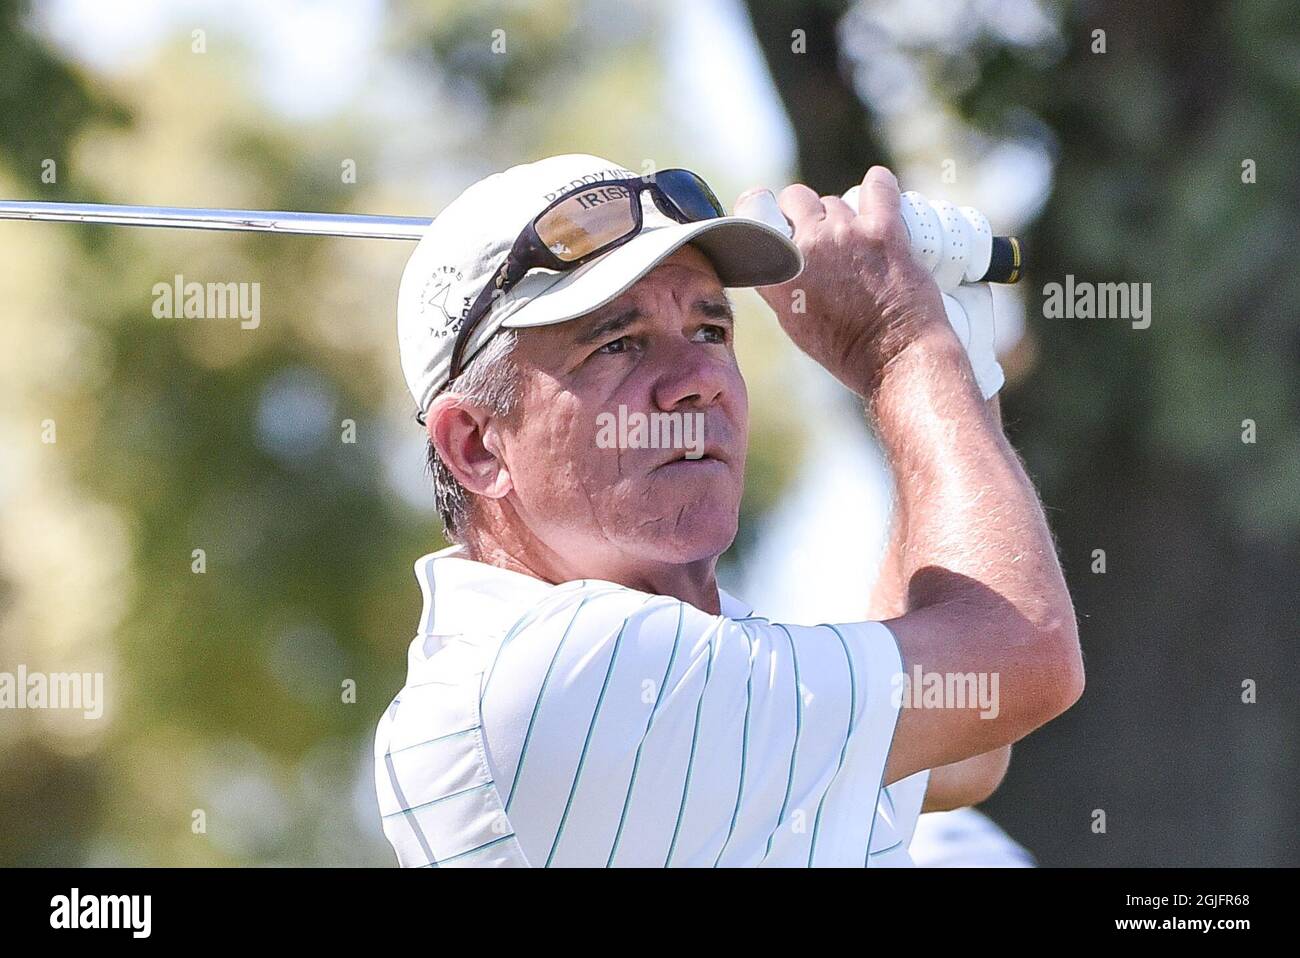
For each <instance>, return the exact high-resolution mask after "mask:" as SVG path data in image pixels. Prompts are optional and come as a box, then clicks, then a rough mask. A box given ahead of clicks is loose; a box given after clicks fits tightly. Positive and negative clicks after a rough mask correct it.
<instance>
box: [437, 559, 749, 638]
mask: <svg viewBox="0 0 1300 958" xmlns="http://www.w3.org/2000/svg"><path fill="white" fill-rule="evenodd" d="M464 551H465V550H464V547H463V546H459V545H454V546H450V547H448V548H446V549H443V550H441V551H439V552H431V553H429V554H428V555H426V556H421V557H420V558H419V559H418V560H416V563H415V579H416V581H417V582H418V583H419V584H420V592H421V594H422V595H423V597H424V608H423V610H422V611H421V612H420V631H419V634H420V635H421V636H423V637H425V638H426V639H434V640H435V641H433V642H426V643H425V651H426V654H431V653H432V652H433V651H435V650H436V648H437V647H438V646H439V645H441V642H440V641H437V640H439V639H441V638H442V637H444V636H452V635H467V634H469V635H474V634H477V635H499V634H501V633H503V632H505V631H506V630H508V629H509V628H510V626H511V625H513V624H514V623H515V621H516V620H518V618H519V616H521V615H522V614H523V613H524V612H525V611H526V610H527V609H528V608H529V607H531V606H532V605H534V604H536V603H537V602H540V601H541V600H542V599H543V598H544V597H545V596H546V594H547V592H549V591H550V590H551V589H554V588H555V586H554V585H552V584H551V583H549V582H543V581H542V580H541V579H535V578H533V577H532V576H530V575H524V574H523V573H520V572H512V571H511V570H509V569H502V568H500V567H498V566H493V565H488V564H487V563H484V562H475V561H474V560H472V559H466V558H464ZM718 601H719V603H720V605H721V608H722V614H723V615H725V616H727V617H728V618H733V619H740V618H745V617H746V616H750V615H752V614H753V609H751V608H750V607H749V606H748V605H746V604H745V603H744V602H741V601H740V600H739V599H737V598H736V597H735V596H733V595H731V594H730V593H728V592H726V591H725V590H723V589H718Z"/></svg>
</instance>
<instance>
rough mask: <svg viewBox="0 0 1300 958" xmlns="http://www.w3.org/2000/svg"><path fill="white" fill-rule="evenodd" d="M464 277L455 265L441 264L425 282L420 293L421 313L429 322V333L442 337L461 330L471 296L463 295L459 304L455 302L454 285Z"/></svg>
mask: <svg viewBox="0 0 1300 958" xmlns="http://www.w3.org/2000/svg"><path fill="white" fill-rule="evenodd" d="M462 279H464V275H463V274H462V273H461V271H460V270H458V269H457V268H456V267H454V266H440V267H438V268H437V269H436V270H434V271H433V274H432V275H431V276H430V277H429V279H428V281H427V282H426V283H425V284H424V291H423V292H422V293H421V295H420V315H421V316H422V317H423V318H424V321H425V322H426V323H428V324H429V333H430V334H431V335H433V336H436V337H437V338H438V339H442V338H443V337H444V336H451V335H455V334H456V333H457V332H459V331H460V324H461V323H462V322H463V321H464V319H465V314H466V313H467V312H468V311H469V306H470V298H469V297H468V296H462V297H460V299H461V300H462V302H461V303H460V304H459V306H458V305H457V304H456V303H455V302H454V300H453V298H452V295H451V290H452V286H453V285H455V284H456V283H459V282H460V281H461V280H462Z"/></svg>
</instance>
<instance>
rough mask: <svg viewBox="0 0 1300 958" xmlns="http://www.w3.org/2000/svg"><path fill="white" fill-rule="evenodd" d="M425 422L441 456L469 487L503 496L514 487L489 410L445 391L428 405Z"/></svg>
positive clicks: (485, 494) (479, 493)
mask: <svg viewBox="0 0 1300 958" xmlns="http://www.w3.org/2000/svg"><path fill="white" fill-rule="evenodd" d="M425 422H426V423H427V428H428V430H429V439H430V441H432V443H433V445H434V448H435V449H437V450H438V456H439V458H441V459H442V461H443V462H444V463H445V464H446V466H447V468H448V469H449V470H451V474H452V475H453V476H455V477H456V481H457V482H459V483H460V484H461V485H462V486H464V487H465V489H466V490H468V491H469V492H472V493H474V494H475V495H479V496H485V497H487V498H489V499H500V498H502V497H503V496H505V495H506V494H508V493H509V492H510V490H511V489H512V488H514V486H513V483H512V482H511V481H510V469H509V467H508V466H507V465H506V462H505V459H504V458H503V456H502V447H501V437H500V435H499V434H498V432H497V429H496V423H495V422H494V416H493V414H492V413H491V412H490V411H489V410H486V409H483V408H482V407H480V406H474V405H471V404H469V403H466V402H465V401H464V400H463V399H462V398H461V397H460V396H457V395H455V394H446V395H442V396H439V397H438V398H437V399H435V400H434V401H433V403H432V404H431V405H430V406H429V411H428V412H427V413H426V414H425Z"/></svg>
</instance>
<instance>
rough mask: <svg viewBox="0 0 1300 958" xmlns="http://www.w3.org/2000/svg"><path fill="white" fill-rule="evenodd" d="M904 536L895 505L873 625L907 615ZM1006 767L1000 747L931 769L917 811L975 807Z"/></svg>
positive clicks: (991, 404) (1007, 756)
mask: <svg viewBox="0 0 1300 958" xmlns="http://www.w3.org/2000/svg"><path fill="white" fill-rule="evenodd" d="M988 409H989V413H990V415H992V417H993V418H994V420H995V421H996V422H997V424H998V426H999V428H1000V427H1001V425H1002V411H1001V406H1000V404H999V402H998V397H997V396H994V397H993V398H992V399H990V400H988ZM906 532H907V520H906V517H905V515H904V514H903V512H902V509H901V508H900V506H899V504H898V503H897V502H896V503H895V506H894V510H893V515H892V517H891V522H890V530H889V544H888V545H887V547H886V550H885V555H884V558H883V559H882V560H881V564H880V572H879V573H878V574H877V576H876V584H875V587H874V589H873V590H872V594H871V601H870V604H869V606H868V612H867V614H868V616H869V617H870V618H872V619H875V620H877V621H884V620H886V619H894V618H898V617H899V616H901V615H903V614H904V613H905V612H907V582H906V580H905V579H904V577H903V560H902V550H903V545H904V542H905V541H906V538H907V536H906ZM1010 764H1011V746H1010V745H1004V746H1002V747H1001V748H998V749H994V750H993V751H991V752H985V753H984V754H983V755H976V756H973V757H971V758H967V759H962V760H961V761H959V762H953V763H952V764H951V765H943V766H940V767H939V768H936V769H932V770H931V772H930V782H929V785H928V786H927V788H926V791H925V804H924V806H922V808H921V811H923V812H942V811H948V810H949V809H953V808H962V807H964V806H966V805H978V804H979V803H980V802H982V801H984V800H985V799H986V798H988V797H989V796H990V795H992V794H993V793H994V792H995V791H997V788H998V786H999V785H1000V784H1002V779H1003V778H1004V777H1005V776H1006V773H1007V768H1008V766H1009V765H1010Z"/></svg>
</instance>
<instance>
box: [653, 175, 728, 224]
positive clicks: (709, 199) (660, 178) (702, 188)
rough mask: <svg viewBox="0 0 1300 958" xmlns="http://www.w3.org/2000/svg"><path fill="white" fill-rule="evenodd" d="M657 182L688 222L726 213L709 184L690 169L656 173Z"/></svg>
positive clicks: (708, 218) (709, 218)
mask: <svg viewBox="0 0 1300 958" xmlns="http://www.w3.org/2000/svg"><path fill="white" fill-rule="evenodd" d="M655 183H657V184H658V185H659V188H660V189H661V190H663V192H664V195H666V196H667V197H668V199H669V200H671V201H672V203H673V205H674V206H676V207H677V209H678V211H679V212H680V213H681V214H682V216H684V217H685V218H686V220H685V221H686V222H688V223H694V222H696V221H698V220H711V219H713V218H714V217H715V216H723V215H725V214H724V212H723V209H722V204H721V203H719V202H718V198H717V197H716V196H714V195H713V190H711V189H709V184H707V183H705V182H704V181H703V180H702V179H700V178H699V177H698V176H696V175H695V174H694V173H692V172H691V171H690V170H663V171H662V172H660V173H656V174H655Z"/></svg>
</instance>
